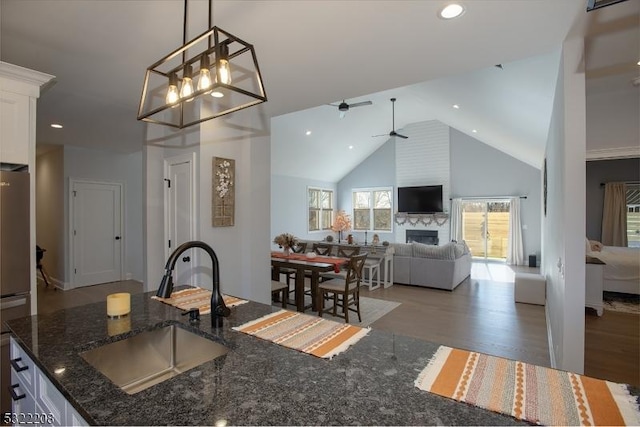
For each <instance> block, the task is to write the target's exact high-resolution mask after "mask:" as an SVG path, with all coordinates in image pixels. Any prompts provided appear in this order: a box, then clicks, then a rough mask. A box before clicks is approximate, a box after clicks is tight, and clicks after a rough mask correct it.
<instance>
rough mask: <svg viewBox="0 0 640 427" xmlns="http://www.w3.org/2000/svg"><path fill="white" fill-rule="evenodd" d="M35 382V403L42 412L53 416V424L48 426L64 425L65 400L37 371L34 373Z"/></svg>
mask: <svg viewBox="0 0 640 427" xmlns="http://www.w3.org/2000/svg"><path fill="white" fill-rule="evenodd" d="M36 381H37V385H36V396H35V397H36V403H37V404H38V406H39V407H40V408H41V409H42V412H44V413H48V414H51V415H52V416H53V422H52V423H51V424H50V425H56V426H60V425H66V422H65V421H66V420H65V406H66V402H67V400H66V399H65V398H64V396H62V393H60V392H59V391H58V389H57V388H56V387H55V386H54V385H53V384H52V383H51V381H49V379H48V378H47V377H46V376H45V375H44V374H43V373H42V372H40V371H39V370H38V371H36Z"/></svg>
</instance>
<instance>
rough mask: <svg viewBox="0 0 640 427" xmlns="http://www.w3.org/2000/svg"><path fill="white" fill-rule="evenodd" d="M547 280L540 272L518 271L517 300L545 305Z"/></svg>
mask: <svg viewBox="0 0 640 427" xmlns="http://www.w3.org/2000/svg"><path fill="white" fill-rule="evenodd" d="M546 282H547V281H546V280H545V278H544V277H542V276H541V275H540V274H532V273H516V284H515V300H516V302H524V303H527V304H537V305H544V304H545V292H546Z"/></svg>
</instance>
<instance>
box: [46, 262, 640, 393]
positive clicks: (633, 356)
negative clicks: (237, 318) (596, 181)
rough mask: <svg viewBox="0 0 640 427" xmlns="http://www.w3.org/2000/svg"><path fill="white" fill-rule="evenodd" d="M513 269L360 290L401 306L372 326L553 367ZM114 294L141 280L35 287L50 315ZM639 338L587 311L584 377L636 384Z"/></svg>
mask: <svg viewBox="0 0 640 427" xmlns="http://www.w3.org/2000/svg"><path fill="white" fill-rule="evenodd" d="M517 271H525V272H527V271H529V272H531V271H532V269H529V268H528V267H518V268H517ZM533 271H537V270H533ZM514 274H515V273H514V269H513V268H512V267H510V266H506V265H504V264H496V263H478V262H474V263H473V267H472V270H471V277H470V278H467V279H466V280H465V281H464V282H463V283H462V284H460V285H459V286H458V287H457V288H456V289H455V291H454V292H449V291H443V290H437V289H430V288H421V287H416V286H405V285H398V284H396V285H393V286H391V287H390V288H387V289H382V288H381V289H377V290H375V291H372V292H370V291H368V290H367V289H366V288H364V287H363V288H361V295H362V296H366V297H369V298H378V299H385V300H392V301H397V302H400V303H402V305H401V306H399V307H398V308H396V309H395V310H393V311H391V312H390V313H388V314H387V315H385V316H383V317H382V318H380V319H379V320H377V321H375V322H374V323H373V324H372V325H371V327H373V328H375V329H380V330H384V331H388V332H392V333H397V334H403V335H409V336H412V337H415V338H418V339H422V340H428V341H432V342H436V343H439V344H443V345H447V346H450V347H457V348H462V349H467V350H473V351H480V352H483V353H487V354H492V355H495V356H501V357H506V358H509V359H517V360H521V361H523V362H528V363H533V364H536V365H540V366H550V359H549V349H548V341H547V329H546V320H545V311H544V307H543V306H538V305H530V304H515V303H514V298H513V292H514V283H513V282H514ZM114 292H131V293H140V292H143V287H142V284H141V283H140V282H135V281H123V282H114V283H106V284H103V285H95V286H89V287H84V288H78V289H74V290H70V291H64V292H63V291H60V290H58V291H53V289H51V288H48V289H45V288H44V287H43V286H41V285H40V284H39V285H38V310H39V313H40V314H47V313H51V312H53V311H56V310H59V309H62V308H68V307H73V306H78V305H83V304H89V303H92V302H98V301H105V300H106V296H107V295H108V294H110V293H114ZM639 341H640V316H638V315H634V314H628V313H618V312H612V311H605V314H604V315H603V316H602V317H598V316H596V315H595V314H594V313H593V312H591V310H589V309H587V310H586V312H585V374H586V375H589V376H593V377H596V378H604V379H608V380H611V381H615V382H623V383H628V384H633V385H640V372H639V370H640V342H639Z"/></svg>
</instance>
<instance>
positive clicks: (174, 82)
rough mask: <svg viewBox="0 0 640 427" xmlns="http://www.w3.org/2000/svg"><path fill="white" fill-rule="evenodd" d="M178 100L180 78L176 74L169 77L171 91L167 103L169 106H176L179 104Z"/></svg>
mask: <svg viewBox="0 0 640 427" xmlns="http://www.w3.org/2000/svg"><path fill="white" fill-rule="evenodd" d="M178 98H179V95H178V78H177V77H176V75H175V74H171V75H170V76H169V90H168V91H167V96H166V98H165V102H166V103H167V104H175V103H176V102H178Z"/></svg>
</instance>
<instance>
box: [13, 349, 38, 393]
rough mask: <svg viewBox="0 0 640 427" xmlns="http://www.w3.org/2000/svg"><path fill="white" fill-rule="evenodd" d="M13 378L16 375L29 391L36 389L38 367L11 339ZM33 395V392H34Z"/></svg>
mask: <svg viewBox="0 0 640 427" xmlns="http://www.w3.org/2000/svg"><path fill="white" fill-rule="evenodd" d="M10 345H11V358H10V362H11V378H13V374H14V373H15V374H16V375H17V376H18V378H20V381H21V382H22V383H23V384H24V385H25V387H26V388H28V389H29V390H34V389H35V386H36V384H35V372H36V366H35V364H34V363H33V360H31V358H30V357H29V356H27V354H26V353H25V351H24V350H23V349H22V347H20V346H19V345H18V343H17V342H16V341H15V340H14V339H13V337H12V338H11V344H10ZM32 393H33V391H32Z"/></svg>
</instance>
